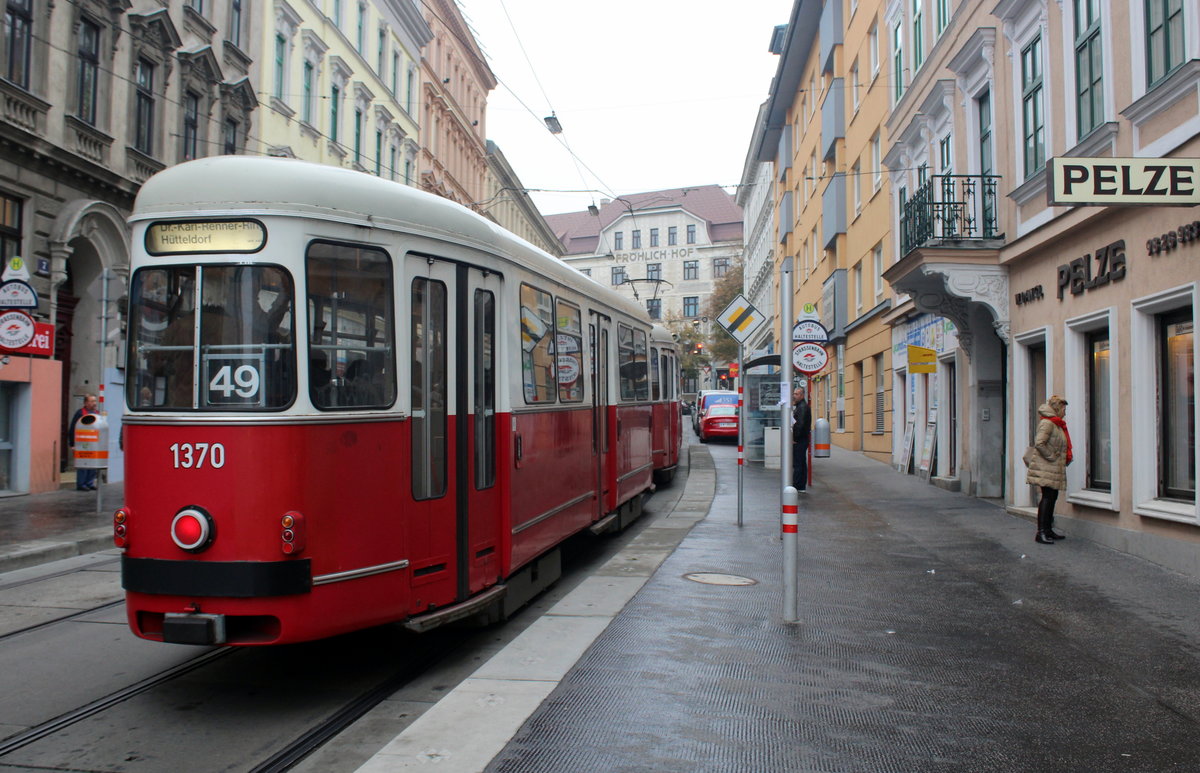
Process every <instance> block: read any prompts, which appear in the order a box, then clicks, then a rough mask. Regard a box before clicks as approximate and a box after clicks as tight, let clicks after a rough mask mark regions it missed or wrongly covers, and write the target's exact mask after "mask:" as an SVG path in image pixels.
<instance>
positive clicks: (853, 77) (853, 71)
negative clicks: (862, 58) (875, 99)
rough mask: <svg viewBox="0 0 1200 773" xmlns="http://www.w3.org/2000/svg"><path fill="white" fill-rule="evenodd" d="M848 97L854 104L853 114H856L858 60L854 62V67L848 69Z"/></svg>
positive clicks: (857, 102)
mask: <svg viewBox="0 0 1200 773" xmlns="http://www.w3.org/2000/svg"><path fill="white" fill-rule="evenodd" d="M850 96H851V99H852V102H853V104H854V112H856V113H857V112H858V105H859V101H860V100H859V98H858V60H857V59H855V60H854V66H853V67H851V68H850Z"/></svg>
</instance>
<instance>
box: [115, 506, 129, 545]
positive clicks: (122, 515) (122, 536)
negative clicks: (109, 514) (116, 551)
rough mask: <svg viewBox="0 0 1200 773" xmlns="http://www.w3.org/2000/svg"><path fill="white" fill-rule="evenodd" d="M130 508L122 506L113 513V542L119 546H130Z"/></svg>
mask: <svg viewBox="0 0 1200 773" xmlns="http://www.w3.org/2000/svg"><path fill="white" fill-rule="evenodd" d="M128 521H129V510H128V508H124V507H122V508H121V509H120V510H117V512H115V513H114V514H113V544H114V545H116V546H117V547H119V548H124V547H128V546H129V524H128Z"/></svg>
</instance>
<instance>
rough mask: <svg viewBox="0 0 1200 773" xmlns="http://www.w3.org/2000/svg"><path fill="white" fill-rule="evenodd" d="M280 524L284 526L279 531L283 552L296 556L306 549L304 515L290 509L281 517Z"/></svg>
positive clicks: (286, 554) (280, 546)
mask: <svg viewBox="0 0 1200 773" xmlns="http://www.w3.org/2000/svg"><path fill="white" fill-rule="evenodd" d="M279 525H280V526H281V527H282V528H281V529H280V533H279V538H280V540H282V542H281V543H280V545H279V548H280V550H282V551H283V554H284V555H285V556H294V555H296V554H297V553H299V552H300V551H302V550H304V544H305V534H304V516H303V515H301V514H300V513H298V512H296V511H295V510H290V511H288V512H286V513H284V514H283V518H280V519H279Z"/></svg>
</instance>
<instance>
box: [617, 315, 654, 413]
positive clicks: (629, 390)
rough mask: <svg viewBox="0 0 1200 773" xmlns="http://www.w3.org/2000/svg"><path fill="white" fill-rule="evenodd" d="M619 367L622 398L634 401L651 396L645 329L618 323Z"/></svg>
mask: <svg viewBox="0 0 1200 773" xmlns="http://www.w3.org/2000/svg"><path fill="white" fill-rule="evenodd" d="M617 369H618V372H619V373H620V379H621V400H623V401H629V402H632V401H635V400H645V399H647V398H649V396H650V384H649V373H647V368H646V332H645V331H644V330H634V329H633V328H631V327H628V326H627V325H617Z"/></svg>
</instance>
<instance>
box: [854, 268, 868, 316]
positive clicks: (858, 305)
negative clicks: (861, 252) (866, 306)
mask: <svg viewBox="0 0 1200 773" xmlns="http://www.w3.org/2000/svg"><path fill="white" fill-rule="evenodd" d="M864 295H866V291H865V288H864V287H863V266H862V261H861V260H860V261H859V262H857V263H855V264H854V313H855V315H856V316H860V317H861V316H862V310H863V296H864Z"/></svg>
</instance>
